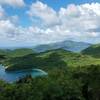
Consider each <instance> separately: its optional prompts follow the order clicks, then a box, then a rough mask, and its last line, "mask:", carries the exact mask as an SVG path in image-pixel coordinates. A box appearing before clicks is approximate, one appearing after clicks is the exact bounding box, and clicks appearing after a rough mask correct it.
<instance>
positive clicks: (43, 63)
mask: <svg viewBox="0 0 100 100" xmlns="http://www.w3.org/2000/svg"><path fill="white" fill-rule="evenodd" d="M3 63H4V65H5V66H6V68H7V70H19V69H29V68H40V69H48V68H52V67H65V66H70V67H77V66H85V65H91V64H94V65H96V64H100V59H95V58H92V57H90V56H84V55H82V54H78V53H72V52H70V51H66V50H63V49H56V50H50V51H46V52H43V53H34V54H29V55H26V56H22V57H16V58H9V59H7V60H5V61H4V62H3Z"/></svg>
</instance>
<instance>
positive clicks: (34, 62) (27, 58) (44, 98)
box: [0, 49, 100, 100]
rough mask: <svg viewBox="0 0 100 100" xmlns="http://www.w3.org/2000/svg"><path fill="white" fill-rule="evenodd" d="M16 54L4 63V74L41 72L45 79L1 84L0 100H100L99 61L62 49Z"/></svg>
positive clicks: (28, 77) (30, 78)
mask: <svg viewBox="0 0 100 100" xmlns="http://www.w3.org/2000/svg"><path fill="white" fill-rule="evenodd" d="M15 51H16V50H15ZM15 54H17V53H15ZM15 54H14V53H12V55H14V56H13V57H8V56H7V57H8V58H5V59H4V60H3V62H2V64H3V65H4V66H5V67H6V70H8V71H12V70H22V69H29V68H40V69H42V70H44V71H46V72H47V73H48V75H47V76H40V77H34V78H33V77H31V76H27V77H25V78H22V79H20V80H18V81H17V82H15V83H12V84H8V83H5V82H3V81H0V100H18V99H20V100H100V95H99V93H100V59H97V58H93V57H91V56H88V55H83V54H79V53H73V52H70V51H66V50H63V49H56V50H49V51H46V52H43V53H31V54H27V53H26V52H25V53H24V52H22V53H18V56H17V55H15ZM22 54H23V55H22Z"/></svg>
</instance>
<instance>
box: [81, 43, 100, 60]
mask: <svg viewBox="0 0 100 100" xmlns="http://www.w3.org/2000/svg"><path fill="white" fill-rule="evenodd" d="M82 54H85V55H90V56H92V57H95V58H100V44H95V45H92V46H90V47H88V48H86V49H85V50H83V51H82Z"/></svg>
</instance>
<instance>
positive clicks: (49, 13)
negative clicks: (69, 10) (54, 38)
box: [28, 1, 58, 25]
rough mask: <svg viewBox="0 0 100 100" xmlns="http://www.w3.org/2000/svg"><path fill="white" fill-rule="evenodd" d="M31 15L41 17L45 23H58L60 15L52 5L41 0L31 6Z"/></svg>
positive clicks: (29, 12)
mask: <svg viewBox="0 0 100 100" xmlns="http://www.w3.org/2000/svg"><path fill="white" fill-rule="evenodd" d="M28 14H29V15H30V17H33V18H34V17H37V18H40V19H41V20H42V21H43V22H45V24H47V25H49V24H56V23H58V17H57V14H56V11H54V10H53V9H52V8H51V7H49V6H47V5H46V4H43V3H42V2H40V1H37V2H36V3H33V4H32V5H31V7H30V11H28Z"/></svg>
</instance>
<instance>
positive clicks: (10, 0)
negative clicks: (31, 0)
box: [0, 0, 25, 7]
mask: <svg viewBox="0 0 100 100" xmlns="http://www.w3.org/2000/svg"><path fill="white" fill-rule="evenodd" d="M0 4H3V5H5V4H6V5H10V6H13V7H15V6H17V7H22V6H24V5H25V3H24V0H0Z"/></svg>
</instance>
